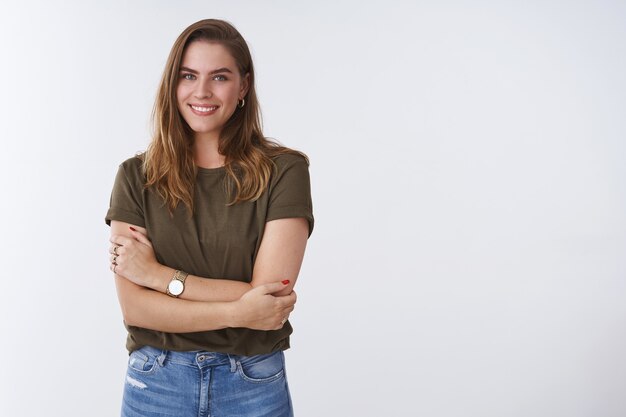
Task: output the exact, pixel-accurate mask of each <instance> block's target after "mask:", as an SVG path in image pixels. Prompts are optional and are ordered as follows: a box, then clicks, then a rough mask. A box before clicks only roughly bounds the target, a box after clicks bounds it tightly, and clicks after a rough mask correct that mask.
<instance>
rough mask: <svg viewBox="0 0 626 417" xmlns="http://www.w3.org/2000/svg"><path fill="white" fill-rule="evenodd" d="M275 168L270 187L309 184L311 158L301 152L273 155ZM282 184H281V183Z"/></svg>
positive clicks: (304, 185)
mask: <svg viewBox="0 0 626 417" xmlns="http://www.w3.org/2000/svg"><path fill="white" fill-rule="evenodd" d="M272 162H273V163H274V170H273V173H272V178H271V180H270V188H274V187H279V188H281V187H288V188H294V187H295V188H299V187H308V186H309V181H310V179H309V160H308V158H307V157H306V156H305V155H304V154H301V153H297V152H294V153H283V154H280V155H277V156H274V157H272ZM279 184H280V185H279Z"/></svg>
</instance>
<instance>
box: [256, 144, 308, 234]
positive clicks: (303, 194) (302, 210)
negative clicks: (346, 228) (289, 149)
mask: <svg viewBox="0 0 626 417" xmlns="http://www.w3.org/2000/svg"><path fill="white" fill-rule="evenodd" d="M274 162H275V163H276V172H275V176H274V177H273V178H272V180H271V182H270V188H269V193H270V195H269V207H268V210H267V216H266V221H270V220H276V219H284V218H290V217H304V218H305V219H307V221H308V222H309V236H311V233H312V232H313V225H314V218H313V204H312V201H311V182H310V177H309V166H308V163H307V161H306V160H305V159H304V158H303V157H302V156H300V155H291V154H285V155H280V156H278V157H276V159H275V161H274Z"/></svg>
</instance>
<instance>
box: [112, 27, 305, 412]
mask: <svg viewBox="0 0 626 417" xmlns="http://www.w3.org/2000/svg"><path fill="white" fill-rule="evenodd" d="M153 119H154V133H153V139H152V142H151V143H150V145H149V147H148V149H147V151H146V152H145V153H144V154H141V155H139V156H136V157H133V158H130V159H128V160H126V161H125V162H123V163H122V164H121V165H120V168H119V171H118V174H117V177H116V179H115V184H114V187H113V192H112V195H111V205H110V208H109V210H108V213H107V216H106V221H107V223H108V224H110V226H111V247H110V249H109V252H110V253H111V257H110V261H111V270H112V271H113V272H114V274H115V282H116V286H117V292H118V298H119V301H120V305H121V308H122V313H123V317H124V322H125V325H126V328H127V330H128V339H127V344H126V346H127V348H128V350H129V352H130V357H129V362H128V372H127V375H126V381H125V382H126V383H125V389H124V397H123V404H122V415H123V416H128V417H131V416H157V415H158V416H163V415H173V416H180V417H183V416H201V415H210V416H212V417H219V416H255V417H259V416H291V415H293V411H292V406H291V400H290V397H289V390H288V386H287V380H286V375H285V369H284V356H283V350H285V349H287V348H289V335H290V334H291V332H292V328H291V326H290V325H289V322H288V321H287V319H288V317H289V314H290V313H291V311H292V310H293V308H294V304H295V302H296V296H295V293H294V292H293V286H294V284H295V282H296V278H297V276H298V272H299V270H300V265H301V263H302V258H303V256H304V250H305V246H306V241H307V238H308V236H309V235H310V233H311V231H312V229H313V214H312V206H311V196H310V184H309V174H308V160H307V158H306V156H304V155H303V154H301V153H299V152H296V151H293V150H290V149H288V148H285V147H281V146H278V145H277V144H275V143H273V142H271V141H269V140H267V139H266V138H265V137H264V136H263V134H262V132H261V127H260V116H259V108H258V103H257V98H256V93H255V89H254V68H253V65H252V59H251V56H250V52H249V49H248V46H247V44H246V42H245V40H244V39H243V38H242V36H241V35H240V34H239V32H237V30H236V29H235V28H234V27H232V26H231V25H230V24H228V23H227V22H224V21H220V20H213V19H209V20H202V21H200V22H197V23H195V24H193V25H191V26H190V27H188V28H187V29H185V30H184V31H183V33H182V34H181V35H180V36H179V37H178V39H177V40H176V42H175V43H174V46H173V47H172V50H171V52H170V55H169V58H168V61H167V64H166V67H165V70H164V73H163V77H162V80H161V83H160V86H159V90H158V94H157V98H156V103H155V106H154V114H153Z"/></svg>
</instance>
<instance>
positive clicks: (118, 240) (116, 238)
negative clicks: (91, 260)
mask: <svg viewBox="0 0 626 417" xmlns="http://www.w3.org/2000/svg"><path fill="white" fill-rule="evenodd" d="M133 240H134V239H133V238H130V237H127V236H122V235H112V236H111V238H110V239H109V242H111V243H113V244H114V245H117V246H124V245H128V244H130V243H131V242H132V241H133Z"/></svg>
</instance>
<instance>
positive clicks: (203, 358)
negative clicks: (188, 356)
mask: <svg viewBox="0 0 626 417" xmlns="http://www.w3.org/2000/svg"><path fill="white" fill-rule="evenodd" d="M205 359H206V358H205V356H204V355H200V356H198V362H202V361H203V360H205Z"/></svg>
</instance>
